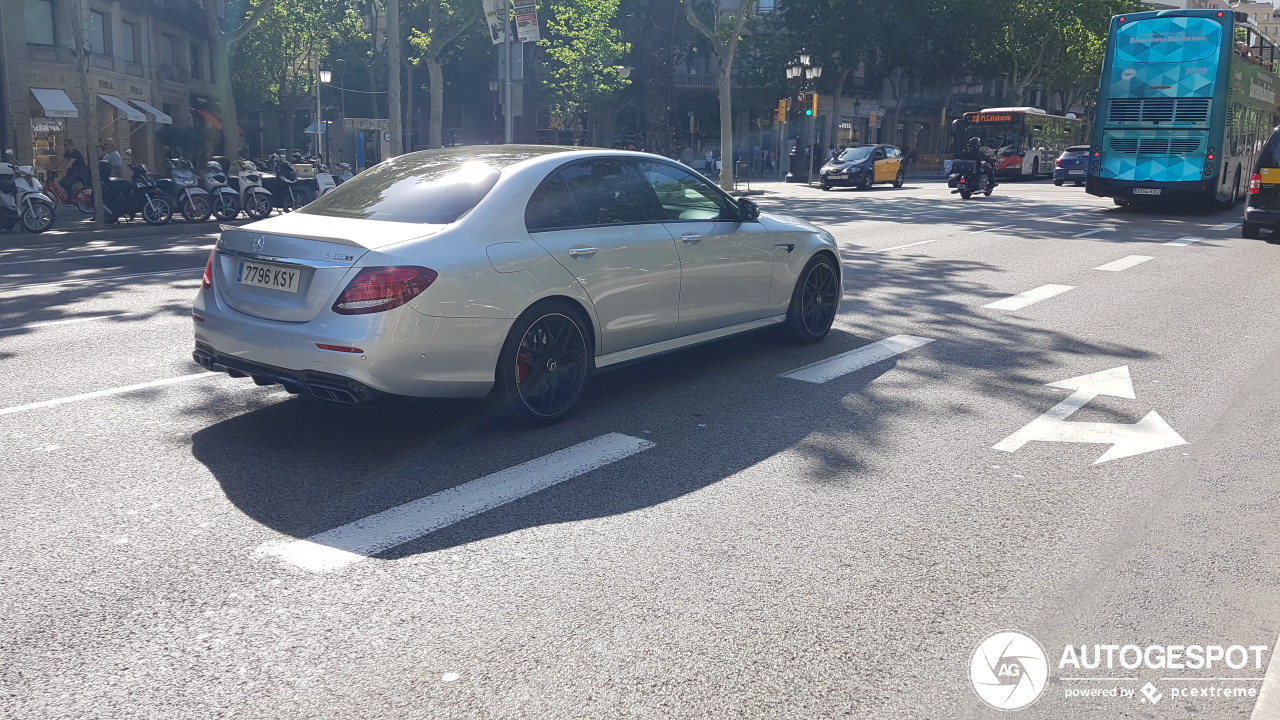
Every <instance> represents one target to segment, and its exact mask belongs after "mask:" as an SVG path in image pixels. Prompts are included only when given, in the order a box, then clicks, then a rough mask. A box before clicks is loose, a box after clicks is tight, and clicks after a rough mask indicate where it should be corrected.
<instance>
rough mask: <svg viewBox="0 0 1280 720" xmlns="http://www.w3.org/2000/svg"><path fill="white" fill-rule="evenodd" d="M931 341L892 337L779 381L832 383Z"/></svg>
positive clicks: (809, 365)
mask: <svg viewBox="0 0 1280 720" xmlns="http://www.w3.org/2000/svg"><path fill="white" fill-rule="evenodd" d="M933 340H934V338H926V337H917V336H915V335H894V336H893V337H890V338H885V339H884V340H879V341H877V342H873V343H871V344H870V345H863V346H862V347H860V348H857V349H855V350H850V351H849V352H846V353H841V354H839V355H836V356H835V357H830V358H827V359H826V360H819V361H818V362H816V363H810V364H808V365H805V366H804V367H802V368H797V369H795V370H792V371H791V372H788V373H783V374H782V375H780V376H779V377H784V378H789V379H791V380H800V381H802V382H808V383H824V382H827V381H828V380H835V379H836V378H838V377H840V376H842V375H848V374H849V373H851V372H855V371H858V370H861V369H862V368H864V367H868V366H870V365H875V364H876V363H878V362H883V361H885V360H888V359H889V358H891V357H894V356H896V355H901V354H902V353H904V352H907V351H908V350H914V349H916V348H918V347H920V346H921V345H927V344H929V343H931V342H933Z"/></svg>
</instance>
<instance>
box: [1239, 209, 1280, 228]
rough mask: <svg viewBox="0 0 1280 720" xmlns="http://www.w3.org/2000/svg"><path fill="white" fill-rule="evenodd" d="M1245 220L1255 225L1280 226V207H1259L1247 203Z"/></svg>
mask: <svg viewBox="0 0 1280 720" xmlns="http://www.w3.org/2000/svg"><path fill="white" fill-rule="evenodd" d="M1244 221H1245V222H1247V223H1253V224H1254V225H1270V226H1280V209H1272V208H1257V207H1249V206H1248V205H1246V206H1245V208H1244Z"/></svg>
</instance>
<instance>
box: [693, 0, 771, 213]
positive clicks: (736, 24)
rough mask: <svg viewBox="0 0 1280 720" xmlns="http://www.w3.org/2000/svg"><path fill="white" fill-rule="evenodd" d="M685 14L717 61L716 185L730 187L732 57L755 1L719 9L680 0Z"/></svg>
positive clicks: (702, 1) (712, 1) (715, 3)
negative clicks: (718, 165) (718, 163)
mask: <svg viewBox="0 0 1280 720" xmlns="http://www.w3.org/2000/svg"><path fill="white" fill-rule="evenodd" d="M684 3H685V6H684V7H685V17H686V18H687V19H688V21H689V24H690V25H692V26H693V28H694V29H695V30H697V31H698V32H699V33H701V34H702V36H703V37H705V38H706V39H707V40H708V41H709V42H710V44H711V52H712V55H713V56H714V57H715V58H716V60H717V61H718V62H719V68H718V69H717V77H716V81H717V87H718V89H719V98H720V158H721V160H722V163H723V165H722V170H721V171H720V188H721V189H723V190H733V170H734V168H733V58H734V54H735V53H736V52H737V50H738V43H739V42H741V41H742V31H743V28H745V27H746V25H747V21H748V20H750V19H752V18H754V17H756V16H757V14H758V11H759V9H760V3H759V0H741V2H740V4H739V7H738V10H737V11H736V12H734V11H728V10H724V9H722V7H721V5H720V2H719V0H684Z"/></svg>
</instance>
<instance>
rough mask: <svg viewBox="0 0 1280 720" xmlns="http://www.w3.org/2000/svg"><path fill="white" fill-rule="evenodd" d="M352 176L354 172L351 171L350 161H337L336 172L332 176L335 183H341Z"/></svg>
mask: <svg viewBox="0 0 1280 720" xmlns="http://www.w3.org/2000/svg"><path fill="white" fill-rule="evenodd" d="M353 177H355V173H353V172H351V164H350V163H338V174H337V176H336V177H334V178H333V181H334V182H335V183H337V184H338V185H341V184H342V183H344V182H346V181H348V180H350V179H351V178H353Z"/></svg>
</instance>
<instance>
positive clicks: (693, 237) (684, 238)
mask: <svg viewBox="0 0 1280 720" xmlns="http://www.w3.org/2000/svg"><path fill="white" fill-rule="evenodd" d="M680 241H681V242H683V243H684V244H685V245H696V244H698V243H700V242H702V235H701V234H699V233H684V234H683V235H681V236H680Z"/></svg>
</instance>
